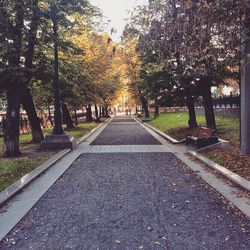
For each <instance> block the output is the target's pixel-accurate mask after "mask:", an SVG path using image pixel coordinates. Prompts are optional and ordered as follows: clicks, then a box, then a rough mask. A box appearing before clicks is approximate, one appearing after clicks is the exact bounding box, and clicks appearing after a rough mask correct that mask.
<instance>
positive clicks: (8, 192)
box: [0, 118, 111, 206]
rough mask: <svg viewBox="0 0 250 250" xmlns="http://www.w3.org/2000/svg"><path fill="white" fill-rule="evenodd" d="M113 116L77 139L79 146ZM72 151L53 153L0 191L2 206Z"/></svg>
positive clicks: (0, 204) (65, 150)
mask: <svg viewBox="0 0 250 250" xmlns="http://www.w3.org/2000/svg"><path fill="white" fill-rule="evenodd" d="M110 120H111V118H109V119H107V120H106V121H105V122H103V123H101V124H100V125H98V126H97V127H95V128H93V129H92V130H91V131H89V132H88V133H87V134H86V135H84V136H82V137H81V138H80V139H79V140H78V141H77V144H76V145H77V146H78V145H79V144H81V143H82V142H83V141H84V140H86V139H87V138H88V137H89V136H91V135H92V134H93V133H94V132H95V131H96V130H98V129H99V128H100V127H102V126H103V125H104V124H105V123H108V122H109V121H110ZM70 152H71V149H64V150H61V151H60V152H58V153H57V154H55V155H53V156H52V157H51V158H49V159H48V160H47V161H45V162H44V163H42V164H41V165H40V166H38V167H36V168H35V169H34V170H32V171H31V172H29V173H28V174H26V175H25V176H23V177H22V178H21V179H19V180H18V181H16V182H14V183H13V184H11V185H10V186H9V187H7V188H6V189H4V190H3V191H1V192H0V206H2V205H3V204H4V203H5V202H6V201H8V200H9V199H10V198H11V197H12V196H14V195H15V194H16V193H18V192H20V191H21V190H22V189H23V188H24V187H26V186H27V185H28V184H29V183H31V182H32V181H33V180H35V179H36V178H37V177H39V176H40V175H41V174H43V173H44V172H45V171H46V170H48V169H49V168H51V167H52V166H53V165H55V164H56V163H57V162H58V161H60V160H61V159H62V158H63V157H64V156H65V155H67V154H68V153H70Z"/></svg>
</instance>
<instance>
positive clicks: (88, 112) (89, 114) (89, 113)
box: [86, 104, 93, 122]
mask: <svg viewBox="0 0 250 250" xmlns="http://www.w3.org/2000/svg"><path fill="white" fill-rule="evenodd" d="M92 121H93V117H92V110H91V105H90V104H88V106H86V122H92Z"/></svg>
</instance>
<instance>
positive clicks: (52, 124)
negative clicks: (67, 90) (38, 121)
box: [48, 106, 54, 127]
mask: <svg viewBox="0 0 250 250" xmlns="http://www.w3.org/2000/svg"><path fill="white" fill-rule="evenodd" d="M48 113H49V116H48V118H49V121H50V125H51V126H52V127H53V126H54V122H53V119H52V116H51V111H50V106H48Z"/></svg>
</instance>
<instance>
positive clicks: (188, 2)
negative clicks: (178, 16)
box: [185, 0, 193, 10]
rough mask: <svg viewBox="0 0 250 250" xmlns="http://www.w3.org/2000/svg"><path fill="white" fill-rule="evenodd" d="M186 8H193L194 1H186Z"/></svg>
mask: <svg viewBox="0 0 250 250" xmlns="http://www.w3.org/2000/svg"><path fill="white" fill-rule="evenodd" d="M185 7H186V9H187V10H189V9H191V8H192V7H193V2H192V0H188V1H187V2H186V6H185Z"/></svg>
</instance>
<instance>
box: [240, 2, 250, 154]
mask: <svg viewBox="0 0 250 250" xmlns="http://www.w3.org/2000/svg"><path fill="white" fill-rule="evenodd" d="M245 11H246V12H245V30H244V33H243V35H242V45H241V51H242V60H241V63H242V64H241V94H240V95H241V129H240V131H241V133H240V134H241V135H240V137H241V153H242V154H243V155H250V110H249V107H250V56H249V55H250V27H249V22H250V3H249V1H248V6H247V8H246V10H245Z"/></svg>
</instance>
